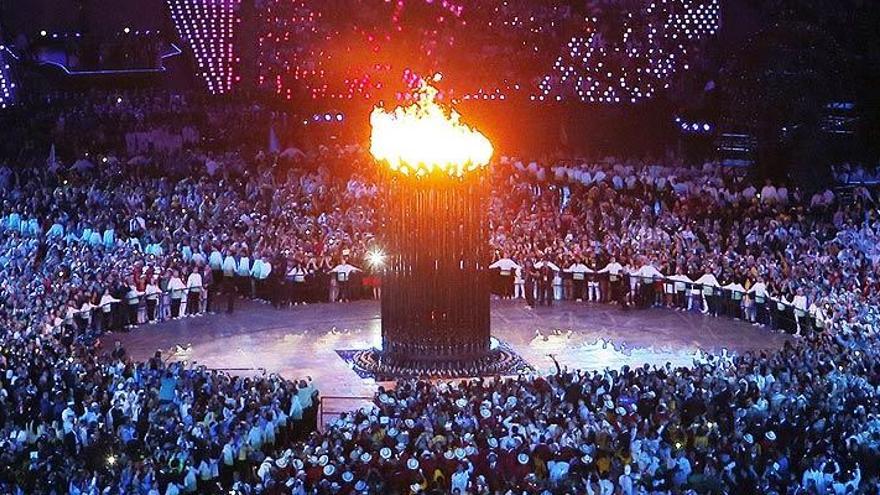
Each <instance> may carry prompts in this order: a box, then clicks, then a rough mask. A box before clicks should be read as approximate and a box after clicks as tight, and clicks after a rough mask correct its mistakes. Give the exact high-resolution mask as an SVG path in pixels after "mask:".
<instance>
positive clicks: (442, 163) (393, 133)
mask: <svg viewBox="0 0 880 495" xmlns="http://www.w3.org/2000/svg"><path fill="white" fill-rule="evenodd" d="M416 96H417V99H416V102H415V103H414V104H412V105H410V106H407V107H397V108H395V109H394V111H393V112H386V111H385V110H384V109H383V108H380V107H376V108H375V109H373V113H372V114H371V115H370V124H371V125H372V127H373V130H372V135H371V136H370V153H372V154H373V157H374V158H376V159H377V160H379V161H384V162H387V163H388V166H389V167H390V168H391V169H392V170H395V171H399V172H400V173H402V174H404V175H409V174H415V175H416V176H423V175H428V174H429V173H432V172H435V171H443V172H446V173H447V174H449V175H457V176H460V175H463V174H464V173H465V172H467V171H470V170H474V169H477V168H480V167H484V166H486V165H487V164H488V163H489V160H490V159H491V158H492V151H493V150H492V143H490V142H489V140H488V139H486V136H484V135H483V134H481V133H480V132H479V131H477V130H475V129H472V128H471V127H468V126H467V125H465V124H463V123H461V122H460V117H461V116H460V115H459V114H458V113H457V112H455V111H454V110H450V111H449V112H447V111H446V110H445V109H444V108H443V107H441V106H440V105H438V104H437V102H436V101H435V97H436V96H437V89H435V88H433V87H432V86H430V85H428V84H427V83H423V84H422V85H421V87H419V89H418V91H417V95H416Z"/></svg>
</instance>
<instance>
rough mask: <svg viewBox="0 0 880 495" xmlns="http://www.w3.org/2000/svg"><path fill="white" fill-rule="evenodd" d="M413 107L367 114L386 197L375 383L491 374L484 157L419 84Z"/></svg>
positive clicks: (481, 145) (472, 137) (477, 142)
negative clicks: (382, 379)
mask: <svg viewBox="0 0 880 495" xmlns="http://www.w3.org/2000/svg"><path fill="white" fill-rule="evenodd" d="M416 96H417V98H416V101H415V103H414V104H413V105H410V106H408V107H403V108H401V107H398V108H396V109H395V110H394V111H392V112H386V111H385V110H384V109H382V108H376V109H374V111H373V113H372V115H371V117H370V123H371V125H372V133H371V138H370V152H371V154H372V155H373V157H374V158H375V159H376V161H377V162H378V163H379V167H380V175H381V176H382V182H384V186H385V187H384V191H385V194H386V195H387V196H386V198H385V199H386V202H385V208H386V211H385V212H383V215H382V216H383V217H384V219H385V224H384V227H383V230H384V242H385V252H386V255H387V256H386V260H385V266H384V268H383V280H382V349H381V351H378V352H377V353H376V356H375V362H374V363H373V364H372V366H373V367H376V368H378V369H379V374H380V375H385V376H391V377H394V376H412V375H418V376H465V375H473V374H483V373H485V372H491V368H492V367H493V363H494V362H496V361H497V359H496V356H495V355H494V351H493V350H492V348H491V344H490V321H489V286H488V280H487V276H486V270H487V264H488V260H489V252H488V230H489V224H488V218H487V216H488V208H489V204H488V201H489V190H490V184H489V177H488V165H489V161H490V159H491V157H492V153H493V149H492V144H491V143H490V142H489V140H488V139H487V138H486V137H485V136H484V135H483V134H481V133H480V132H478V131H476V130H474V129H472V128H470V127H468V126H467V125H465V124H463V123H461V122H460V117H459V115H458V114H457V113H456V112H454V111H449V112H447V111H446V110H445V109H444V108H443V107H441V106H440V105H439V104H437V102H436V101H435V98H436V96H437V91H436V89H434V88H433V87H431V86H429V85H422V86H421V87H420V88H419V90H418V91H417V94H416Z"/></svg>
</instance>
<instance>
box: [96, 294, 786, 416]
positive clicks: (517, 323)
mask: <svg viewBox="0 0 880 495" xmlns="http://www.w3.org/2000/svg"><path fill="white" fill-rule="evenodd" d="M492 333H493V336H495V337H496V338H498V339H500V340H502V341H504V342H506V343H507V344H509V345H510V346H511V347H512V348H513V349H514V350H515V351H516V352H517V353H519V355H520V356H521V357H522V358H524V359H525V360H526V361H527V362H528V363H529V364H531V365H532V367H534V368H535V369H536V370H538V371H550V370H553V369H554V366H553V362H552V360H551V359H550V358H549V357H548V354H551V353H552V354H554V355H555V356H556V358H557V359H558V360H559V362H560V364H562V365H567V366H569V367H570V368H581V369H602V368H605V367H606V366H607V367H617V368H619V367H621V366H623V365H625V364H629V365H642V364H644V363H651V364H658V365H662V364H664V363H666V362H667V361H668V362H671V363H672V364H674V365H689V364H691V363H692V359H693V356H694V353H695V352H697V351H698V350H699V349H704V350H712V351H721V350H722V349H725V348H726V349H729V350H730V351H733V352H739V353H741V352H745V351H748V350H756V349H768V348H777V347H780V346H782V344H783V342H784V341H785V339H786V338H788V337H787V335H785V334H780V333H776V332H771V331H769V330H766V329H763V328H757V327H754V326H752V325H749V324H746V323H743V322H738V321H733V320H728V319H724V318H712V317H708V316H703V315H699V314H689V313H682V312H677V311H671V310H665V309H650V310H630V311H622V310H620V309H618V308H617V307H615V306H608V305H593V304H586V303H563V304H560V305H557V306H554V307H553V308H537V309H528V308H527V307H525V305H523V304H522V303H519V302H515V301H493V303H492ZM112 338H113V339H114V340H119V341H121V342H122V343H123V344H124V345H125V346H126V347H127V349H128V350H129V353H130V354H131V355H132V356H133V357H134V358H136V359H147V358H148V357H150V356H151V355H152V354H153V353H154V352H155V351H156V350H157V349H162V350H163V352H164V353H165V354H166V356H170V355H171V354H175V357H176V358H178V359H185V360H194V361H196V362H198V363H200V364H204V365H206V366H208V367H211V368H220V369H228V370H231V371H233V372H238V373H248V374H250V373H252V372H254V371H255V370H263V369H265V370H266V371H268V372H270V373H271V372H274V373H281V374H282V375H283V376H286V377H289V378H299V377H303V376H305V375H311V376H312V377H314V378H315V380H316V383H317V385H318V388H319V389H320V390H321V393H322V395H324V396H332V397H368V396H370V395H371V394H372V393H373V391H374V390H375V386H376V385H375V382H374V381H373V380H371V379H362V378H360V377H358V375H356V374H355V372H354V371H353V370H352V369H351V367H350V365H348V364H347V363H346V362H345V361H343V359H342V358H340V357H339V355H338V354H337V353H336V351H337V350H345V349H349V350H350V349H367V348H370V347H373V346H378V345H379V343H380V321H379V304H378V303H377V302H374V301H358V302H354V303H349V304H315V305H308V306H300V307H296V308H292V309H284V310H277V309H274V308H272V307H271V306H268V305H265V304H260V303H256V302H245V303H242V304H240V305H239V306H238V307H237V308H236V311H235V313H233V314H231V315H229V314H225V313H221V314H213V315H207V316H201V317H196V318H183V319H181V320H177V321H171V322H165V323H161V324H156V325H145V326H142V327H140V328H138V329H135V330H133V331H131V332H130V333H121V334H116V335H113V336H112ZM108 340H109V339H108ZM603 341H604V342H603ZM178 346H180V347H178ZM339 400H343V399H337V401H339Z"/></svg>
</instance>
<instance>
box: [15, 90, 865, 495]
mask: <svg viewBox="0 0 880 495" xmlns="http://www.w3.org/2000/svg"><path fill="white" fill-rule="evenodd" d="M156 98H159V99H156ZM162 98H163V97H161V96H155V95H154V96H153V97H144V98H132V99H124V100H123V101H120V102H115V103H114V101H106V99H102V98H95V99H91V100H88V102H87V103H86V104H79V105H76V104H73V103H69V104H66V105H62V106H59V107H58V108H57V109H56V110H55V111H54V112H55V113H53V112H52V111H50V110H49V109H47V108H37V109H35V112H34V114H33V119H34V120H33V121H29V120H22V122H21V124H22V125H21V126H20V127H16V128H10V129H9V130H8V132H9V134H10V136H13V137H15V136H17V134H16V133H18V132H20V131H19V130H18V129H19V128H25V129H31V130H33V129H39V128H40V126H43V125H49V126H51V127H52V129H53V132H52V137H53V139H54V140H55V143H56V144H57V146H58V148H59V149H61V150H80V152H79V153H80V154H75V153H72V152H70V151H67V152H65V153H63V154H62V155H61V156H58V157H55V159H53V160H49V161H48V163H45V153H46V148H47V146H45V147H44V144H42V143H37V142H35V141H34V140H35V139H36V138H28V139H31V140H32V145H31V148H30V153H31V154H32V155H36V156H39V159H36V158H34V157H33V156H26V153H25V152H20V153H19V154H18V155H14V156H15V157H16V159H15V160H10V161H9V162H8V163H6V164H5V165H4V166H3V167H2V169H0V186H2V187H0V191H2V192H0V195H2V196H0V200H2V211H0V217H2V218H0V225H2V229H3V233H4V235H3V238H2V243H0V298H2V304H0V321H2V325H3V328H4V332H3V333H2V334H0V360H2V362H0V365H2V367H0V369H2V370H3V373H2V375H0V443H2V449H0V451H2V454H0V459H2V462H0V466H2V468H0V486H2V488H3V490H4V492H10V493H86V494H97V493H145V494H153V493H160V494H169V493H180V492H184V493H221V492H222V493H228V492H229V490H233V492H236V493H294V494H303V493H416V492H422V491H428V492H431V491H434V492H436V493H449V492H452V493H522V492H526V493H544V492H548V493H601V494H612V493H624V494H630V493H720V492H729V493H734V492H735V493H755V492H759V491H763V492H767V493H779V494H784V493H816V494H825V493H870V489H871V488H870V487H871V486H876V485H877V482H878V478H877V476H878V472H877V468H876V466H877V465H878V464H877V461H878V458H877V455H878V450H877V448H878V439H880V422H878V420H877V414H878V413H880V404H878V401H877V397H878V392H877V390H876V387H877V386H878V383H880V374H878V373H880V356H878V354H877V353H878V351H877V348H878V347H877V345H876V339H877V337H876V335H875V332H876V328H877V315H878V314H877V308H878V300H877V298H878V293H880V285H878V280H880V272H878V269H880V268H878V263H877V259H878V254H880V253H878V252H877V245H878V244H877V236H878V223H877V221H878V220H877V218H876V209H875V208H874V203H873V199H872V195H871V193H870V191H868V190H866V189H860V190H859V191H858V194H855V195H840V194H834V193H832V192H830V191H820V192H818V193H816V194H815V195H808V194H805V193H803V192H802V191H800V190H798V189H797V188H794V187H786V186H784V185H780V184H777V185H773V184H769V183H767V184H754V183H753V182H751V181H750V180H749V179H748V178H747V177H746V176H744V175H742V174H738V173H732V172H729V171H725V170H722V169H719V168H716V167H714V166H706V167H702V168H688V167H684V166H681V165H678V164H672V165H670V164H668V163H667V164H654V163H641V162H637V161H626V160H607V161H595V160H586V159H583V160H581V159H569V160H565V161H552V162H551V161H545V162H542V163H538V162H535V163H533V164H532V163H529V164H528V165H526V164H523V163H522V161H520V160H519V159H517V158H501V159H498V160H497V161H496V163H494V164H493V172H492V180H493V195H492V202H491V205H490V206H489V207H490V219H491V228H492V230H491V243H492V247H493V248H494V250H495V252H496V258H504V257H507V258H511V259H514V260H516V262H518V263H520V264H522V265H524V266H525V265H528V264H530V263H531V264H535V263H539V262H542V261H543V262H547V261H551V262H553V263H555V264H556V265H559V266H561V267H568V266H570V265H571V264H574V263H577V262H580V263H584V264H586V265H588V266H590V267H592V268H594V269H596V270H599V269H601V268H602V267H603V266H606V265H607V264H609V263H612V262H615V263H619V264H620V265H621V266H622V267H623V269H630V270H631V269H637V268H641V267H643V266H646V265H651V266H654V267H656V268H657V269H658V270H659V271H660V272H662V273H663V274H666V275H675V274H681V275H687V276H689V277H691V278H696V277H698V276H700V275H703V274H713V275H714V276H715V277H716V278H717V279H718V280H719V281H721V282H723V283H727V282H737V283H740V284H742V285H743V286H744V287H748V286H749V285H753V284H758V283H763V284H766V286H767V287H768V292H769V293H770V294H771V295H773V296H775V297H780V298H784V299H786V300H794V299H795V298H796V297H802V298H803V304H804V309H805V310H808V311H810V312H811V313H812V314H813V315H814V316H816V317H818V318H821V319H822V320H823V321H824V322H825V323H826V324H825V326H824V330H822V331H817V332H814V333H813V334H810V335H808V336H806V337H804V338H798V339H795V340H792V341H791V342H790V343H789V344H787V345H786V346H785V348H783V349H781V350H776V351H767V352H765V353H757V354H748V355H743V356H735V357H727V356H723V357H722V356H708V357H706V358H705V360H702V361H700V362H698V363H695V366H694V367H692V368H680V369H678V368H672V367H669V366H667V367H659V368H657V367H648V366H644V367H633V368H624V369H621V370H605V371H603V372H598V373H587V372H582V371H578V370H574V369H571V370H569V369H560V370H559V371H558V373H556V374H554V375H552V376H546V377H542V376H529V377H525V376H524V377H519V378H516V379H493V380H484V381H476V382H463V383H458V384H446V383H427V382H410V381H406V382H401V383H398V384H397V386H396V387H394V388H393V389H388V390H385V389H380V390H379V391H378V393H377V395H376V400H375V404H374V407H372V408H366V409H363V410H359V411H353V412H351V413H346V414H343V415H342V416H341V417H340V418H339V419H338V420H336V421H333V422H332V423H331V424H330V425H328V427H327V428H326V429H325V430H324V431H323V432H321V433H309V431H310V430H311V429H312V427H313V425H314V422H315V407H316V403H315V402H314V385H313V384H311V383H310V382H309V381H303V382H292V381H290V380H287V379H282V378H280V377H277V376H273V375H266V376H260V377H255V378H241V377H233V376H228V375H226V374H224V373H222V372H218V371H212V370H207V369H204V368H199V367H193V366H191V365H187V364H185V363H176V362H167V361H166V358H167V356H163V355H161V354H160V355H157V356H156V357H155V358H153V359H151V360H150V361H148V362H146V363H137V362H133V361H131V360H130V359H129V358H128V357H127V355H126V353H125V350H124V349H122V348H120V347H117V346H107V345H105V344H104V343H103V342H104V341H107V340H112V337H107V336H106V335H104V334H103V332H104V331H105V330H106V329H107V327H106V326H103V325H93V324H84V322H83V321H82V318H83V316H82V315H83V314H86V313H87V314H90V315H93V317H94V315H98V317H101V316H100V314H101V310H100V309H98V310H97V311H95V308H96V307H97V308H100V307H101V305H102V301H103V302H108V301H113V300H115V301H116V302H115V303H116V304H118V303H119V302H120V301H121V300H123V299H124V298H125V297H126V296H127V295H129V294H134V295H136V296H137V295H138V294H144V293H146V292H147V286H148V285H151V284H152V285H155V286H159V287H164V288H166V289H169V290H171V289H174V288H176V287H181V286H179V285H175V284H177V283H179V282H180V281H182V280H186V281H188V280H190V275H192V274H194V273H198V274H199V275H200V276H202V277H203V278H202V279H201V280H202V282H201V283H200V285H201V284H204V286H206V287H207V290H208V291H209V292H210V291H212V290H213V288H214V285H216V284H217V283H219V281H217V280H212V276H213V274H214V273H215V272H216V271H219V272H220V273H223V272H225V271H226V266H225V264H226V261H227V259H228V260H231V262H232V263H233V265H232V268H231V273H229V274H228V275H230V276H232V277H240V278H242V279H247V278H260V277H262V276H264V274H266V273H268V274H269V275H270V276H271V275H272V273H273V271H274V273H275V274H276V276H277V274H281V275H283V276H287V275H288V274H293V275H294V276H295V275H296V274H297V273H301V272H310V271H315V272H323V273H325V274H326V273H328V272H329V271H330V270H331V269H332V267H334V266H337V265H339V264H344V263H352V264H356V265H363V263H362V261H361V260H363V257H364V255H365V254H366V253H367V251H368V250H370V249H371V248H372V247H374V246H377V245H378V246H381V235H379V234H380V233H379V232H378V230H379V229H378V225H379V224H380V222H381V211H382V208H381V206H382V203H381V201H382V195H381V189H380V187H379V186H378V185H377V184H376V182H377V181H376V176H375V173H374V172H373V168H371V167H372V166H371V164H370V161H369V160H368V159H367V157H366V155H365V151H364V150H362V149H361V148H359V147H357V146H349V147H343V146H333V147H322V148H321V149H319V150H314V151H309V150H307V153H305V154H304V155H299V154H297V155H296V156H295V157H294V158H281V157H279V156H277V155H276V154H272V153H266V152H265V151H260V150H257V149H254V148H253V147H251V148H248V147H244V146H238V145H237V144H236V143H235V139H236V138H235V136H234V135H229V134H224V133H223V132H224V131H222V130H221V129H218V127H220V128H222V127H223V126H224V125H225V124H226V123H227V122H225V121H223V120H222V119H223V117H229V123H230V125H242V126H246V125H248V122H257V121H261V122H263V123H264V124H263V125H265V127H268V124H267V123H266V120H262V119H267V120H268V119H271V118H272V116H271V115H267V114H265V113H261V112H258V111H255V112H253V113H246V114H245V115H236V112H237V111H238V110H240V109H241V108H242V107H238V106H235V105H234V104H230V106H228V107H224V106H223V105H221V104H218V105H216V106H215V108H212V109H207V108H204V107H201V106H200V105H199V104H198V103H197V102H194V101H190V102H186V103H184V102H181V103H180V105H181V107H180V108H178V107H175V106H170V107H168V108H165V107H163V105H162V103H163V102H167V101H170V100H167V99H162ZM164 98H167V96H166V97H164ZM115 105H126V107H125V108H126V110H125V111H120V110H119V109H118V107H116V106H115ZM132 114H133V115H137V116H139V117H136V118H134V119H133V120H132V119H131V118H130V117H128V115H132ZM77 119H80V120H77ZM74 122H91V123H93V125H95V126H98V127H100V128H101V129H103V130H104V133H103V137H102V141H101V142H100V144H96V143H95V141H93V140H91V139H93V138H89V139H90V141H85V138H83V136H81V133H80V132H78V130H77V127H76V126H72V125H70V124H72V123H74ZM236 122H238V123H240V124H236ZM111 123H113V124H117V125H111ZM220 124H223V125H220ZM253 125H257V124H253ZM163 127H164V129H165V131H166V134H162V133H159V134H152V132H153V130H155V129H156V128H163ZM6 132H7V131H6V130H5V128H4V133H6ZM137 133H140V134H144V135H150V136H153V137H155V139H156V140H158V142H162V143H166V142H169V141H171V142H173V143H174V144H173V146H172V147H173V148H174V149H173V150H171V151H168V150H165V147H164V145H163V146H155V145H154V144H149V145H146V146H142V143H143V142H144V140H146V141H148V142H152V141H151V140H152V139H153V138H152V137H150V138H144V137H137V136H136V135H135V134H137ZM172 134H174V135H176V136H178V137H179V138H180V142H178V141H177V139H176V138H169V137H168V136H169V135H172ZM21 142H22V143H24V142H26V140H23V141H21ZM84 147H85V148H87V149H88V150H89V151H88V152H89V153H90V155H89V156H85V154H84V153H85V151H82V150H83V148H84ZM102 147H103V150H101V148H102ZM193 148H200V149H202V150H213V149H217V150H224V151H223V152H222V153H220V152H213V151H203V152H201V153H192V152H191V150H192V149H193ZM227 152H228V154H227ZM7 156H10V155H7ZM138 156H140V157H142V159H141V160H133V159H134V158H136V157H138ZM105 157H108V159H107V160H106V161H104V160H103V158H105ZM184 157H185V158H184ZM80 160H86V161H87V163H86V164H83V163H80V165H79V166H77V165H76V164H77V163H79V161H80ZM177 161H185V162H186V165H185V166H180V167H169V168H164V167H160V166H157V165H158V164H164V163H174V162H177ZM526 161H527V162H528V160H526ZM41 162H42V163H41ZM35 163H36V164H35ZM89 164H90V165H89ZM22 165H27V166H22ZM215 253H216V255H215ZM218 259H219V260H220V265H219V266H217V265H215V262H216V260H218ZM244 260H247V266H248V270H246V271H242V267H243V266H244V265H245V263H244ZM257 261H259V262H260V263H262V265H261V266H263V267H266V269H265V270H263V269H261V270H259V271H255V270H254V267H255V266H256V265H257ZM218 268H219V270H217V269H218ZM297 270H300V271H301V272H298V271H297ZM222 276H223V277H226V276H227V274H223V275H222ZM175 279H177V282H173V280H175ZM195 287H197V286H192V285H189V284H187V285H185V286H182V287H181V288H180V289H177V290H181V291H191V290H192V289H193V288H195ZM198 288H200V289H201V288H203V287H202V286H198ZM105 296H107V297H110V299H105ZM120 296H122V297H120ZM90 311H92V312H91V313H90ZM137 321H140V320H134V322H137Z"/></svg>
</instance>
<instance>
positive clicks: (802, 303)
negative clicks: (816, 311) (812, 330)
mask: <svg viewBox="0 0 880 495" xmlns="http://www.w3.org/2000/svg"><path fill="white" fill-rule="evenodd" d="M791 305H792V306H793V307H794V308H793V309H794V321H795V325H796V326H797V332H796V335H800V334H801V320H806V318H805V317H806V316H807V296H805V295H804V289H800V288H799V289H798V290H797V293H795V296H794V297H793V298H792V300H791Z"/></svg>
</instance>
